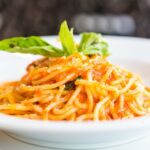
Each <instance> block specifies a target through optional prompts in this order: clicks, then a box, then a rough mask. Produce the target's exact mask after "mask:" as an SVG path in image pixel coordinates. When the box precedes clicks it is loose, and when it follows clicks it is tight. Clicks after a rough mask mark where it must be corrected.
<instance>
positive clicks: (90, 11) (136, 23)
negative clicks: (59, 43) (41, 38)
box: [0, 0, 150, 39]
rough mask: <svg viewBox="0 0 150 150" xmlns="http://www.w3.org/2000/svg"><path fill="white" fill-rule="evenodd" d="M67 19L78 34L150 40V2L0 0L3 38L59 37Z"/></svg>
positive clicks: (142, 0)
mask: <svg viewBox="0 0 150 150" xmlns="http://www.w3.org/2000/svg"><path fill="white" fill-rule="evenodd" d="M64 19H66V20H67V21H68V24H69V26H73V27H74V28H75V33H76V34H78V33H80V32H83V31H94V32H101V33H103V34H106V35H108V34H109V35H120V36H138V37H147V38H150V0H0V39H2V38H7V37H12V36H29V35H52V34H57V33H58V29H59V25H60V23H61V22H62V21H63V20H64Z"/></svg>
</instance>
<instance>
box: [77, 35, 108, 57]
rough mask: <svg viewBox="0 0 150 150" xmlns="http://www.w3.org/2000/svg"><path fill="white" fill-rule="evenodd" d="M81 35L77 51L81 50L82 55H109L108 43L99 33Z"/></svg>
mask: <svg viewBox="0 0 150 150" xmlns="http://www.w3.org/2000/svg"><path fill="white" fill-rule="evenodd" d="M81 36H82V38H81V42H80V45H79V52H82V53H83V54H84V55H92V54H100V55H102V56H108V55H109V51H108V44H107V43H106V42H105V41H104V40H103V38H102V36H101V34H96V33H82V34H81Z"/></svg>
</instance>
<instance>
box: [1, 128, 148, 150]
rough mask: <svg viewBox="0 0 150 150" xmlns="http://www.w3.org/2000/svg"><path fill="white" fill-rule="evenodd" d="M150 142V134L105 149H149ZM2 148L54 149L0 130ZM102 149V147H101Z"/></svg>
mask: <svg viewBox="0 0 150 150" xmlns="http://www.w3.org/2000/svg"><path fill="white" fill-rule="evenodd" d="M149 143H150V135H149V136H146V137H144V138H142V139H140V140H137V141H134V142H132V143H128V144H125V145H122V146H118V147H114V148H106V149H105V150H148V149H150V148H149ZM0 150H54V149H50V148H43V147H38V146H35V145H31V144H27V143H25V142H21V141H19V140H16V139H14V138H12V137H10V136H8V135H7V134H6V133H4V132H2V131H0ZM59 150H60V149H59ZM101 150H102V149H101Z"/></svg>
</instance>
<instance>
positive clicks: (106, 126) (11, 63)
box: [0, 36, 150, 150]
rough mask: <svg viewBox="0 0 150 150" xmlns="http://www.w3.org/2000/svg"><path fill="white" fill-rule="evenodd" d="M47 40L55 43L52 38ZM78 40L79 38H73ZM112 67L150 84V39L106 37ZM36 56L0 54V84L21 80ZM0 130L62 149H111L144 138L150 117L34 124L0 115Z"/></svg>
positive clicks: (24, 139) (29, 121)
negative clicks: (126, 70)
mask: <svg viewBox="0 0 150 150" xmlns="http://www.w3.org/2000/svg"><path fill="white" fill-rule="evenodd" d="M45 39H46V40H48V41H52V43H55V44H58V43H57V42H56V38H55V37H45ZM76 40H78V37H76ZM106 40H107V41H108V43H109V45H110V51H111V52H112V56H111V57H110V58H109V59H110V61H112V62H113V63H115V64H118V65H120V66H123V67H126V68H127V69H129V70H131V71H134V72H136V73H138V74H140V75H141V76H142V77H143V79H144V81H145V83H146V84H147V85H150V70H149V69H150V58H149V57H150V40H148V39H141V38H129V37H114V36H107V37H106ZM38 57H39V56H33V55H23V54H22V55H21V54H9V53H5V52H0V60H1V63H0V70H1V73H0V82H4V81H10V80H16V79H18V78H20V77H21V76H22V75H23V74H24V72H25V67H26V65H27V64H28V63H30V62H31V61H32V60H35V59H37V58H38ZM0 129H1V130H3V131H5V132H7V133H8V134H9V135H10V136H13V137H15V138H17V139H20V140H23V141H26V142H28V143H32V144H36V145H40V146H44V147H52V148H64V149H69V150H70V149H80V150H81V149H94V148H106V147H112V146H116V145H120V144H124V143H127V142H131V141H133V140H136V139H140V138H141V137H143V136H146V135H147V134H149V132H150V117H141V118H135V119H129V120H117V121H105V122H65V121H64V122H63V121H57V122H56V121H49V122H48V121H47V122H45V121H35V120H28V119H21V118H16V117H12V116H7V115H3V114H1V115H0Z"/></svg>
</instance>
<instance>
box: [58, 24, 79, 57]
mask: <svg viewBox="0 0 150 150" xmlns="http://www.w3.org/2000/svg"><path fill="white" fill-rule="evenodd" d="M59 38H60V41H61V45H62V47H63V50H64V51H65V52H66V54H67V55H71V54H73V53H74V52H77V47H76V44H75V42H74V39H73V28H72V29H71V30H70V31H69V28H68V25H67V22H66V21H64V22H63V23H62V24H61V26H60V31H59Z"/></svg>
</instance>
